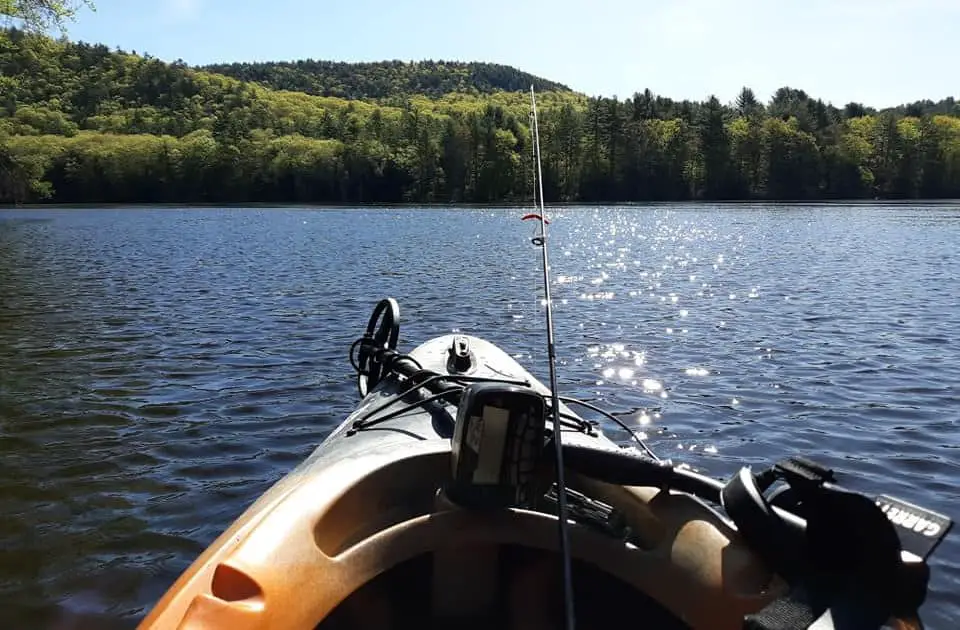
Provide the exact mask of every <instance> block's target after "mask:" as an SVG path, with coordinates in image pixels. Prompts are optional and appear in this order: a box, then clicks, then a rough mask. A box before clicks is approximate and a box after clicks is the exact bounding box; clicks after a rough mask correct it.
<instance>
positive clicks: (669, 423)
mask: <svg viewBox="0 0 960 630" xmlns="http://www.w3.org/2000/svg"><path fill="white" fill-rule="evenodd" d="M518 218H519V213H518V212H516V211H510V210H499V209H498V210H393V209H385V210H313V209H230V210H223V209H151V210H122V209H116V210H44V211H36V212H16V211H4V212H0V511H2V513H3V514H4V515H5V518H4V519H2V520H0V549H3V551H2V552H0V553H2V554H3V555H2V558H0V560H2V561H0V609H2V610H4V617H5V619H6V620H10V621H11V622H12V626H11V627H14V628H20V627H44V626H54V627H86V626H85V625H84V624H85V623H87V624H89V627H105V626H114V625H115V626H117V627H128V626H130V625H132V624H133V623H134V622H135V621H136V619H137V618H139V617H140V616H141V615H142V614H143V612H144V608H145V607H146V606H149V605H150V604H151V603H152V602H153V601H154V600H155V599H156V598H157V597H158V596H159V594H160V593H161V592H162V590H163V589H164V588H165V587H166V586H168V585H169V583H170V582H171V581H172V579H174V577H175V576H176V575H177V573H179V572H180V571H181V570H182V569H183V568H185V566H186V565H187V564H188V563H189V562H190V561H191V560H192V559H193V558H194V557H195V556H196V554H197V553H198V552H199V551H200V550H201V549H202V548H203V547H204V545H206V544H208V543H209V542H210V541H211V540H212V539H213V538H214V537H215V536H216V535H217V534H218V533H219V532H220V531H221V530H222V529H223V528H224V527H225V526H226V525H227V524H228V523H229V522H230V520H232V519H233V518H234V517H235V516H237V515H238V514H239V512H240V511H242V509H243V508H244V507H245V506H246V505H247V504H249V503H250V502H251V501H252V500H253V499H254V498H256V496H257V495H258V494H259V493H261V492H262V491H263V490H264V489H265V488H266V487H267V486H268V485H269V484H270V483H272V482H273V481H275V480H276V479H278V478H279V476H280V475H282V474H283V473H285V472H286V471H288V470H289V469H290V468H291V467H292V466H293V465H294V464H295V463H296V462H298V461H299V460H301V459H302V458H303V457H304V456H305V455H306V454H307V453H308V452H309V451H310V450H311V449H312V448H313V446H314V445H315V444H316V443H317V442H318V441H319V440H320V439H322V438H323V436H324V435H326V433H327V432H328V431H329V430H330V428H331V427H332V426H334V424H335V423H337V422H339V421H340V420H341V419H342V418H343V417H344V415H345V414H346V413H348V412H349V410H350V409H351V408H352V406H353V404H354V402H355V401H356V394H355V389H354V384H353V382H352V380H351V377H350V370H349V366H348V363H347V360H346V349H347V347H348V346H349V343H350V342H351V341H352V340H353V339H354V338H355V336H356V335H357V334H358V333H359V331H361V329H362V327H363V326H364V325H365V323H366V318H367V316H368V315H369V310H370V308H371V307H372V306H373V304H374V303H375V302H376V300H378V299H379V298H381V297H383V296H386V295H392V296H394V297H396V298H397V299H398V300H399V302H400V304H401V319H402V329H401V344H402V345H403V346H404V347H408V348H409V347H410V346H411V345H412V344H415V343H417V342H419V341H421V340H423V339H425V338H426V337H428V336H431V335H435V334H440V333H446V332H449V331H451V330H460V331H464V332H468V333H475V334H479V335H482V336H485V337H487V338H489V339H490V340H491V341H494V342H495V343H498V344H500V345H502V346H503V347H504V348H505V349H506V350H507V351H508V352H510V353H511V354H513V356H515V357H516V358H518V359H519V360H521V361H522V362H524V363H525V364H527V365H528V366H530V367H532V369H533V371H534V373H536V374H537V375H538V376H541V377H544V376H545V375H544V373H543V368H544V365H545V362H544V359H545V357H544V350H543V316H542V299H543V292H542V288H541V287H540V281H541V276H540V270H539V268H538V262H539V260H538V257H537V255H536V252H535V250H533V249H532V247H531V246H530V244H529V241H528V238H527V237H528V236H529V235H530V234H529V229H528V228H529V226H526V225H524V224H521V223H520V221H519V220H518ZM554 218H555V221H554V222H553V224H552V226H551V227H552V228H553V229H552V231H551V236H552V240H553V242H552V243H551V247H553V248H554V250H553V251H554V256H553V257H552V264H553V270H552V272H553V274H554V283H555V286H554V288H553V291H554V295H553V297H554V302H555V305H554V308H555V312H556V320H557V321H556V324H557V338H558V352H559V364H560V370H561V386H562V387H563V388H564V390H565V392H566V393H569V394H571V395H577V396H580V397H583V398H585V399H588V400H591V401H593V402H595V403H596V402H599V403H600V404H602V405H604V406H605V407H607V408H609V409H611V410H612V411H614V412H616V413H617V414H618V415H619V416H620V417H621V419H623V420H624V421H626V422H628V423H629V424H630V425H631V426H634V427H636V428H637V430H638V431H639V432H642V433H643V434H644V435H645V436H648V437H649V439H650V443H651V445H652V446H654V448H655V449H657V450H658V451H660V452H662V453H664V454H667V455H668V456H670V457H673V458H674V459H676V460H682V461H684V462H687V463H688V464H689V465H690V466H692V467H694V468H697V469H700V470H703V471H706V472H709V473H715V474H718V475H727V474H730V473H731V472H733V471H734V470H736V469H737V468H738V467H739V466H741V465H743V464H751V465H762V464H767V463H769V462H771V461H772V460H774V459H776V458H779V457H783V456H786V455H790V454H794V453H796V452H798V451H800V452H802V453H805V454H808V455H811V456H814V457H815V458H818V459H820V460H821V461H823V462H824V463H826V464H828V465H831V466H834V467H836V468H837V469H838V471H839V472H840V474H841V475H842V476H843V480H844V482H845V483H847V484H848V485H850V486H852V487H855V488H857V489H860V490H864V491H869V492H873V493H881V492H885V493H891V494H895V495H898V496H901V497H902V498H904V499H906V500H909V501H914V502H917V503H920V504H922V505H926V506H928V507H931V508H934V509H939V510H941V511H944V512H947V513H952V514H953V515H954V516H960V514H956V513H953V511H954V508H953V503H954V499H955V497H956V496H957V494H958V493H957V490H956V487H957V485H956V484H957V482H958V480H960V461H958V459H960V455H958V454H960V451H958V450H957V449H958V448H960V447H958V444H960V440H958V437H957V424H958V416H960V412H958V409H960V406H958V402H960V398H958V393H957V385H956V383H958V382H960V378H958V377H960V350H958V348H957V344H956V342H955V338H956V336H957V334H958V332H960V321H958V319H957V317H956V314H955V312H956V305H957V304H960V285H958V284H957V282H956V281H955V278H956V277H957V276H958V275H960V274H958V272H960V263H958V260H957V255H956V253H955V250H956V243H958V242H960V210H958V209H957V208H952V207H944V206H941V207H930V208H918V207H909V206H871V207H836V206H822V207H775V206H773V207H736V206H722V207H707V206H698V207H684V206H661V207H655V206H649V207H637V208H590V209H582V208H579V209H565V210H562V211H559V212H557V213H556V215H555V217H554ZM610 431H611V435H613V436H614V437H615V438H617V439H620V440H625V439H626V435H625V434H624V433H623V432H622V431H620V430H618V429H616V428H615V427H611V428H610ZM958 590H960V539H958V537H956V536H955V537H954V538H953V539H948V540H947V541H946V543H945V544H944V547H943V548H942V549H941V550H940V552H939V553H938V555H937V556H936V562H935V564H934V579H933V583H932V591H931V595H930V597H929V600H928V603H927V604H926V605H925V607H924V610H923V614H924V620H925V622H926V624H927V626H928V627H930V628H952V627H955V625H956V622H957V619H960V596H958V595H957V592H958Z"/></svg>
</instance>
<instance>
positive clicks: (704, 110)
mask: <svg viewBox="0 0 960 630" xmlns="http://www.w3.org/2000/svg"><path fill="white" fill-rule="evenodd" d="M438 63H439V62H438ZM403 65H404V64H401V66H403ZM435 65H436V64H435ZM268 66H269V64H268V65H266V66H264V67H268ZM387 66H389V64H385V65H384V64H380V65H378V64H367V65H366V67H358V68H356V69H355V72H356V73H358V74H357V76H356V77H354V78H353V79H351V85H352V86H354V87H355V88H356V89H358V90H360V91H359V92H356V93H355V94H354V95H355V96H357V98H353V99H347V98H342V97H334V96H321V95H312V94H306V93H304V92H299V91H289V90H282V89H273V88H272V87H268V85H265V84H271V81H272V79H270V77H269V76H267V77H266V79H270V80H266V79H265V80H264V81H263V84H262V83H257V82H248V81H242V80H238V79H236V78H233V77H228V76H225V75H222V74H216V73H212V72H208V71H204V70H200V69H196V68H190V67H188V66H187V65H186V64H184V63H182V62H177V63H164V62H161V61H159V60H157V59H153V58H150V57H149V56H141V55H136V54H129V53H125V52H123V51H112V50H110V49H108V48H107V47H105V46H98V45H90V44H84V43H72V42H69V41H66V40H63V39H61V40H52V39H49V38H46V37H43V36H40V35H37V34H34V33H26V32H22V31H17V30H6V31H3V32H2V33H0V202H42V201H49V202H60V203H74V202H91V203H97V202H200V201H203V202H241V201H276V202H279V201H291V202H343V203H363V202H432V203H451V202H453V203H456V202H477V203H493V202H505V201H524V200H527V199H528V198H529V196H530V181H531V172H532V159H531V153H532V151H531V141H530V120H529V102H528V101H529V95H528V94H527V93H525V92H521V91H505V90H502V89H498V88H496V87H493V86H492V85H487V86H486V87H484V89H485V90H487V91H486V92H481V91H480V89H479V88H478V85H481V84H478V83H470V84H469V87H468V88H463V87H462V86H460V87H454V88H451V89H452V91H447V92H443V93H440V92H435V93H432V95H430V96H427V95H423V94H414V93H408V92H405V91H404V90H403V89H400V88H401V83H402V82H401V83H398V84H397V89H386V88H384V87H383V85H384V81H387V80H386V79H383V76H389V74H383V73H381V70H383V68H384V67H387ZM240 67H242V66H240ZM276 67H278V68H279V67H283V66H276ZM336 67H337V68H338V70H337V72H341V70H342V69H343V66H336ZM424 68H426V69H427V70H425V69H424ZM429 68H430V66H429V64H423V66H422V67H421V68H420V69H419V70H418V72H421V75H420V78H418V79H417V80H416V81H425V80H426V78H425V77H427V76H429V73H428V69H429ZM308 69H309V65H304V66H303V68H301V69H300V70H298V72H303V73H306V74H309V70H308ZM367 71H369V72H372V73H374V74H373V75H371V76H370V77H368V78H367V79H362V78H361V77H362V75H363V73H364V72H367ZM377 73H380V74H381V75H382V76H380V79H377V80H374V79H376V76H379V75H377ZM422 73H427V74H422ZM398 76H407V75H403V73H400V74H399V75H398ZM518 76H519V75H518ZM371 77H372V78H371ZM408 78H409V76H408ZM391 80H392V79H391ZM398 80H399V79H398ZM405 80H406V79H405ZM416 81H415V82H413V83H410V82H409V81H408V82H407V83H405V84H403V85H420V84H419V83H417V82H416ZM387 83H388V84H389V81H387ZM468 83H469V82H468ZM367 84H370V85H375V86H379V87H376V88H375V89H373V91H371V92H364V91H363V90H362V86H363V85H367ZM441 84H442V81H441ZM451 85H452V84H451ZM458 85H459V84H458ZM357 86H360V87H357ZM351 89H353V88H351ZM417 89H421V88H417ZM444 89H447V88H444ZM314 91H318V92H321V91H322V86H321V87H319V88H316V89H315V90H314ZM384 94H385V96H381V95H384ZM538 105H539V108H540V113H541V120H540V122H541V136H540V137H541V144H542V152H543V161H544V163H543V167H544V187H545V192H546V195H547V198H548V199H553V200H562V201H587V202H602V201H611V202H612V201H641V200H689V199H772V200H782V199H820V198H837V199H841V198H843V199H851V198H876V197H881V198H919V197H927V198H937V197H939V198H947V197H960V104H958V103H956V102H955V101H954V100H953V99H952V98H948V99H945V100H942V101H939V102H932V101H923V102H919V103H913V104H910V105H904V106H902V107H900V108H895V109H891V110H887V111H875V110H873V109H870V108H868V107H865V106H863V105H861V104H857V103H850V104H848V105H846V106H844V107H842V108H838V107H834V106H833V105H831V104H828V103H824V102H823V101H822V100H819V99H814V98H813V97H811V96H809V95H807V94H806V93H805V92H803V91H802V90H797V89H792V88H782V89H780V90H778V91H777V92H776V93H775V94H774V95H773V96H772V98H771V99H770V100H769V101H768V102H766V103H764V102H761V101H760V100H759V99H758V98H757V97H756V95H754V93H753V92H752V91H751V90H750V89H748V88H744V89H743V90H742V91H741V93H740V96H739V97H738V98H737V99H736V101H735V102H734V103H729V104H723V103H720V102H719V101H718V100H717V99H716V98H713V97H711V98H709V99H707V100H705V101H703V102H692V101H674V100H672V99H669V98H666V97H663V96H658V95H655V94H653V93H651V92H650V91H649V90H646V91H643V92H639V93H637V94H635V95H633V96H632V97H631V98H627V99H622V100H621V99H617V98H587V97H585V96H584V95H581V94H577V93H574V92H571V91H567V90H562V89H556V90H553V91H547V92H543V93H540V94H538Z"/></svg>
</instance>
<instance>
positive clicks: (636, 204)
mask: <svg viewBox="0 0 960 630" xmlns="http://www.w3.org/2000/svg"><path fill="white" fill-rule="evenodd" d="M546 205H547V207H548V208H559V209H564V208H644V207H662V206H697V207H709V206H755V207H769V206H806V207H817V206H864V207H870V206H916V205H922V206H944V207H950V206H960V199H809V200H760V199H746V200H731V199H727V200H722V201H721V200H717V201H708V200H691V201H605V202H581V201H564V202H547V204H546ZM530 206H531V203H530V202H524V203H519V202H495V203H436V202H434V203H417V202H401V203H383V202H354V203H336V202H317V203H307V202H282V201H280V202H269V201H249V202H230V203H217V202H176V203H172V202H171V203H162V202H161V203H158V202H129V203H118V202H110V203H66V202H65V203H31V204H20V205H10V204H0V211H5V210H70V209H76V210H96V209H102V210H110V209H113V210H122V209H128V210H140V209H143V210H156V209H163V208H167V209H187V208H221V209H230V208H237V209H244V208H252V209H255V208H260V209H285V208H286V209H296V208H303V209H331V210H334V209H339V210H347V209H358V210H361V209H364V210H365V209H377V208H385V209H388V208H395V209H399V210H415V209H421V210H446V209H458V208H462V209H465V210H480V209H510V208H527V207H530Z"/></svg>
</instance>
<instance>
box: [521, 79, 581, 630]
mask: <svg viewBox="0 0 960 630" xmlns="http://www.w3.org/2000/svg"><path fill="white" fill-rule="evenodd" d="M530 103H531V106H532V110H533V128H532V132H533V149H534V158H535V160H534V162H535V165H536V174H535V175H536V176H535V179H534V188H533V193H534V203H535V205H536V201H537V199H538V198H539V202H540V203H539V216H538V215H536V214H533V215H530V214H528V215H526V216H524V217H523V219H524V220H526V219H530V218H537V219H539V221H538V223H539V225H540V234H539V236H535V237H534V238H533V239H531V240H532V242H533V244H534V245H537V246H539V247H540V253H541V255H542V259H543V296H544V307H545V311H546V316H547V361H548V364H549V368H550V409H551V415H552V416H553V436H552V441H553V445H554V450H555V452H556V465H557V519H558V521H559V524H558V529H559V533H560V556H561V558H562V561H563V600H564V613H565V614H564V618H565V620H566V628H567V630H574V628H575V626H576V617H575V615H574V608H573V576H572V572H571V566H570V565H571V561H570V527H569V524H568V522H567V484H566V480H565V476H566V475H565V471H564V465H563V445H562V440H561V422H560V413H561V412H560V395H559V392H558V391H557V365H556V364H557V357H556V344H555V343H554V336H553V300H552V298H551V296H550V260H549V257H548V255H547V225H548V224H549V223H550V221H549V219H547V213H546V208H545V207H544V204H543V166H542V163H541V154H540V127H539V122H538V120H537V98H536V95H535V93H534V91H533V86H532V85H531V86H530ZM538 192H539V197H538V195H537V193H538Z"/></svg>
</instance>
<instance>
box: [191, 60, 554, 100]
mask: <svg viewBox="0 0 960 630" xmlns="http://www.w3.org/2000/svg"><path fill="white" fill-rule="evenodd" d="M200 69H201V70H206V71H208V72H214V73H217V74H224V75H227V76H230V77H234V78H236V79H240V80H241V81H253V82H256V83H259V84H261V85H264V86H267V87H270V88H273V89H275V90H290V91H293V92H306V93H307V94H315V95H318V96H337V97H340V98H348V99H383V98H388V97H393V96H397V95H408V94H421V95H424V96H429V97H434V98H435V97H440V96H443V95H444V94H449V93H451V92H461V93H472V94H492V93H494V92H498V91H504V92H516V91H521V90H528V89H530V86H531V85H533V86H534V88H536V90H537V91H538V92H569V91H571V90H570V88H569V87H567V86H565V85H563V84H560V83H556V82H554V81H548V80H547V79H543V78H540V77H536V76H534V75H532V74H529V73H527V72H523V71H521V70H517V69H516V68H512V67H510V66H503V65H499V64H495V63H476V62H473V63H463V62H458V61H413V62H406V61H378V62H372V63H344V62H335V61H315V60H313V59H306V60H302V61H293V62H283V61H281V62H264V63H229V64H213V65H208V66H202V67H201V68H200Z"/></svg>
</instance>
